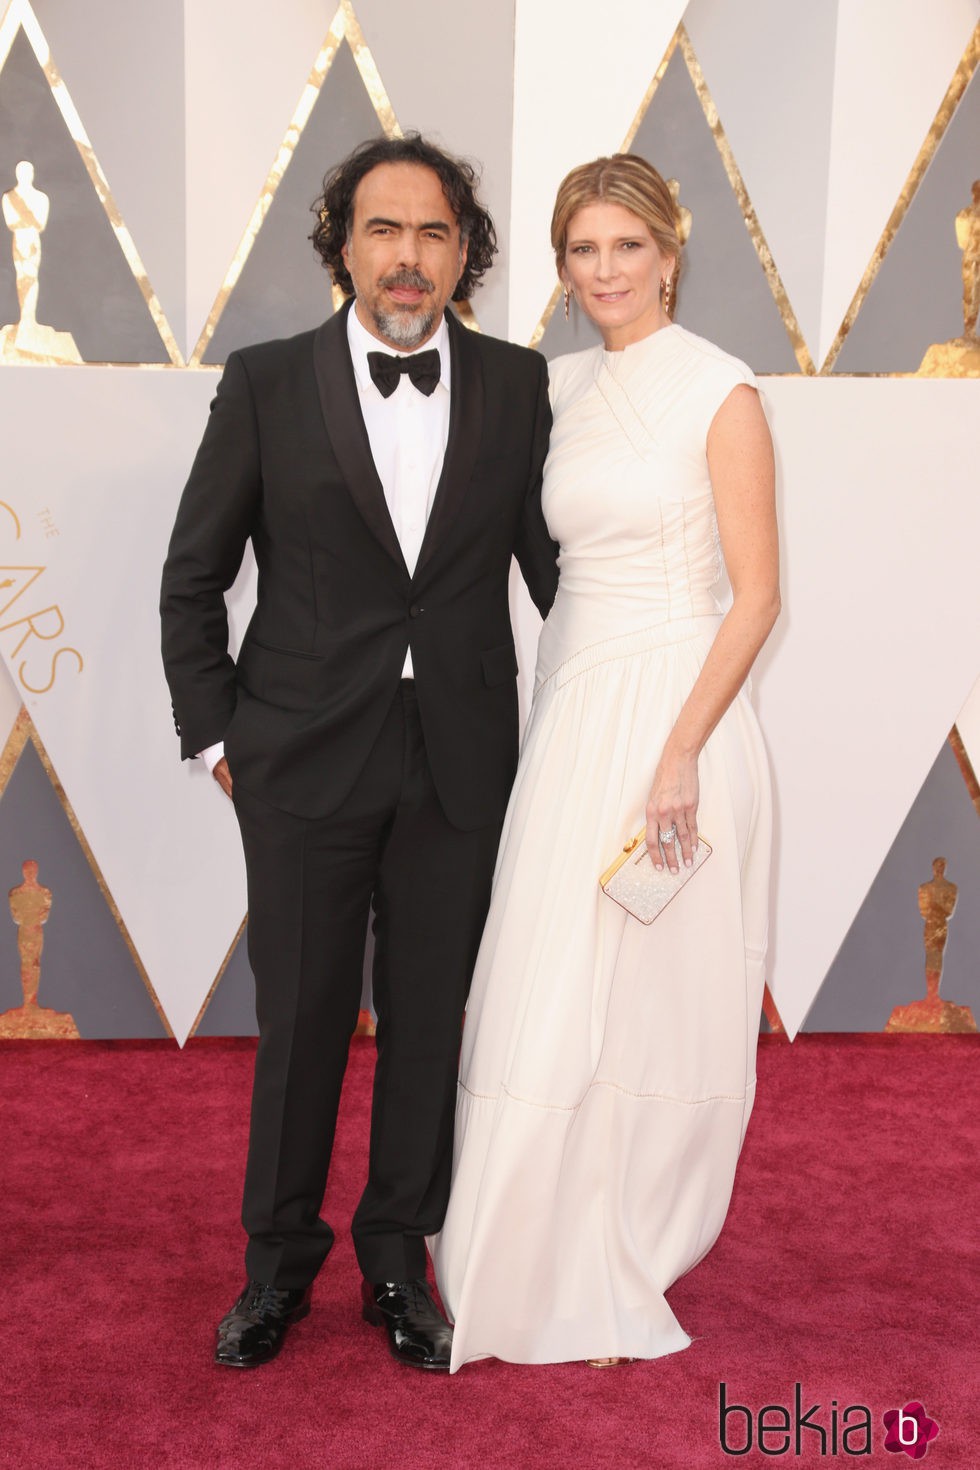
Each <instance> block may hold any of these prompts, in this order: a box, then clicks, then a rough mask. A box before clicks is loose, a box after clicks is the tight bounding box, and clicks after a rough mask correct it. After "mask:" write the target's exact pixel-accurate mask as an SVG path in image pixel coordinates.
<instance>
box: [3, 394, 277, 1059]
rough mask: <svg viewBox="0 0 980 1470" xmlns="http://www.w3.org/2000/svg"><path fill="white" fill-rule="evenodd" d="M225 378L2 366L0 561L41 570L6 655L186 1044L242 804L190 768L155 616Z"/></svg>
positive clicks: (8, 621)
mask: <svg viewBox="0 0 980 1470" xmlns="http://www.w3.org/2000/svg"><path fill="white" fill-rule="evenodd" d="M216 381H217V374H215V373H212V372H177V373H174V372H167V371H160V372H152V371H140V370H139V369H123V368H116V369H105V368H86V369H85V370H84V371H82V370H79V369H76V368H47V369H31V368H27V369H23V370H21V371H15V370H10V369H8V370H7V371H6V372H5V373H4V389H5V391H4V395H3V403H2V409H0V433H2V436H3V442H4V444H5V446H6V448H5V470H6V471H7V474H8V479H7V482H6V483H7V487H8V488H7V489H6V490H5V499H6V501H7V502H8V503H9V504H10V505H11V506H12V507H13V508H14V509H15V510H16V513H17V517H18V520H19V523H20V527H21V534H20V536H19V537H16V536H15V534H14V529H13V523H12V521H11V519H10V518H9V517H8V516H2V517H0V562H2V563H4V564H6V565H9V566H28V565H29V566H36V567H42V568H43V571H42V572H41V574H40V576H38V577H37V578H36V579H35V580H34V581H33V582H31V583H30V584H29V585H27V586H25V589H24V590H23V591H22V593H21V595H20V597H19V598H18V599H17V600H16V601H15V602H14V603H13V604H12V605H11V606H9V607H8V608H7V609H6V610H5V612H4V614H3V616H2V618H0V653H2V655H3V658H4V660H5V662H6V665H7V672H8V673H9V674H10V675H12V677H13V679H14V682H15V685H16V686H17V687H18V688H20V689H21V691H22V694H23V698H24V701H25V704H26V707H27V709H28V711H29V713H30V715H31V718H32V719H33V721H34V723H35V725H36V727H37V729H38V731H39V733H40V735H41V738H42V740H43V741H44V744H45V747H46V749H47V751H48V754H49V756H50V758H51V761H52V763H53V765H54V768H55V771H56V772H57V774H58V776H59V777H60V779H61V781H62V783H63V785H64V788H65V791H66V793H67V796H68V799H69V801H70V802H71V804H72V806H73V808H74V810H75V813H76V815H77V817H78V820H79V822H80V824H81V827H82V830H83V831H84V833H85V836H86V838H87V840H88V842H89V844H90V846H91V848H92V850H93V853H94V855H95V859H96V861H97V862H98V864H99V867H100V868H101V871H102V874H103V877H104V878H105V881H106V884H107V886H108V888H109V891H110V893H111V894H112V896H113V898H114V900H115V902H116V904H117V906H118V908H119V911H120V913H121V915H122V918H123V921H124V922H125V924H126V926H127V928H128V930H129V933H130V936H131V937H132V940H133V943H134V944H135V947H136V950H137V952H138V954H139V956H140V958H141V960H142V962H143V964H144V966H145V968H146V970H147V972H148V974H149V977H150V981H151V983H152V985H153V987H154V989H155V991H156V994H157V996H158V998H159V1000H160V1003H161V1005H162V1007H163V1009H164V1011H165V1013H166V1015H167V1018H168V1020H169V1022H170V1024H171V1026H172V1028H173V1031H174V1033H175V1035H176V1036H177V1039H178V1040H179V1041H183V1039H184V1038H185V1037H186V1035H187V1033H188V1031H189V1030H190V1027H191V1025H192V1024H193V1022H194V1019H195V1017H196V1015H197V1013H198V1011H199V1009H200V1007H201V1004H202V1002H203V1000H204V998H205V996H206V995H207V993H208V989H209V988H210V985H211V983H212V981H213V979H214V976H215V975H216V973H217V971H218V968H219V966H220V964H221V961H222V960H223V958H224V956H225V953H226V951H227V948H228V945H229V944H230V942H231V940H232V938H233V937H234V935H235V932H236V930H237V929H238V926H239V924H240V923H241V920H242V915H243V913H244V911H245V886H244V872H243V861H242V856H241V848H240V842H239V838H238V830H237V824H236V822H235V818H234V813H233V811H232V807H231V803H230V802H229V801H228V800H227V799H226V798H225V797H224V796H223V795H222V794H221V792H220V790H219V788H218V787H217V785H216V783H215V782H213V781H212V780H211V778H210V777H209V776H208V775H207V772H206V771H205V770H204V768H203V765H202V763H201V762H198V761H194V762H186V763H183V764H182V763H181V761H180V758H179V750H178V742H177V737H176V734H175V732H174V726H173V719H172V715H171V710H170V696H169V693H168V691H167V688H166V684H165V681H164V677H163V670H162V667H161V663H160V633H159V617H158V612H157V608H158V603H159V588H160V570H161V566H162V562H163V558H164V555H165V552H166V547H167V542H168V540H169V535H170V529H171V526H172V523H173V518H174V514H175V511H176V507H177V501H178V499H179V496H180V492H181V489H182V488H183V484H184V481H185V479H186V476H187V471H188V468H189V466H190V463H191V459H192V457H193V454H194V451H195V449H196V447H197V443H198V441H199V439H200V436H201V433H202V431H203V427H204V422H205V419H206V417H207V406H208V401H209V399H210V397H211V395H212V393H213V391H214V386H215V383H216ZM24 425H31V426H33V427H32V429H31V430H30V431H29V432H23V431H22V426H24ZM41 425H43V426H44V428H43V431H42V430H41V429H40V428H39V427H38V426H41ZM4 575H6V574H4ZM240 580H241V579H240ZM244 595H245V599H246V601H247V597H248V589H247V588H245V589H244Z"/></svg>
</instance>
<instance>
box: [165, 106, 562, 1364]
mask: <svg viewBox="0 0 980 1470" xmlns="http://www.w3.org/2000/svg"><path fill="white" fill-rule="evenodd" d="M317 208H318V217H319V224H318V226H317V228H316V229H315V231H314V234H313V241H314V244H315V246H316V248H317V250H318V251H319V252H320V254H321V255H322V257H323V262H324V264H325V265H326V266H327V267H328V268H329V270H330V271H331V274H332V276H333V279H334V281H335V282H336V283H337V284H339V285H340V286H341V287H342V288H343V289H344V290H345V291H346V292H348V293H353V296H354V301H353V307H352V306H351V303H348V304H347V306H345V308H344V309H343V310H342V311H340V312H339V313H338V314H337V315H335V316H333V317H332V318H330V320H328V321H327V322H325V323H324V324H323V325H322V326H321V327H319V328H318V329H317V330H315V331H312V332H306V333H303V334H301V335H300V336H298V337H293V338H291V339H289V340H287V341H276V342H266V343H262V344H260V345H258V346H255V347H249V348H245V349H243V350H242V351H240V352H235V353H232V355H231V356H230V357H229V359H228V363H227V365H226V368H225V372H224V375H223V377H222V379H221V382H220V384H219V387H218V391H217V395H216V397H215V399H214V402H213V403H212V406H211V416H210V420H209V422H208V426H207V429H206V431H205V435H204V439H203V442H202V444H201V447H200V449H199V451H198V454H197V457H196V459H195V461H194V465H193V468H192V470H191V474H190V478H189V480H188V482H187V487H186V489H185V491H184V495H183V498H182V500H181V504H180V509H179V511H178V513H177V520H176V524H175V526H174V531H173V536H172V539H171V543H170V551H169V554H168V557H167V562H166V566H165V569H164V576H163V591H162V602H161V610H162V617H163V654H164V663H165V666H166V671H167V678H168V681H169V684H170V689H171V693H172V696H173V703H174V714H175V719H176V722H177V726H178V730H179V732H180V736H181V745H182V754H183V756H184V758H185V759H186V758H188V757H191V756H195V755H203V756H204V758H205V759H206V760H207V761H208V763H209V765H211V766H212V768H213V772H214V775H215V777H216V779H217V781H218V782H219V784H220V785H221V786H222V787H223V789H224V790H225V791H226V792H227V793H228V795H230V796H232V799H233V801H234V803H235V809H236V813H237V816H238V820H239V824H240V827H241V832H242V840H243V844H244V848H245V858H246V867H247V873H248V903H249V929H248V949H249V958H250V960H251V964H252V969H253V971H254V974H255V982H256V1010H257V1014H258V1022H259V1045H258V1052H257V1056H256V1064H255V1081H254V1089H253V1096H252V1114H251V1131H250V1137H249V1153H248V1164H247V1168H246V1177H245V1192H244V1204H243V1211H242V1218H243V1223H244V1225H245V1228H246V1230H247V1232H248V1236H249V1240H248V1247H247V1250H246V1257H245V1262H246V1271H247V1275H248V1283H247V1285H246V1288H245V1290H244V1291H243V1293H242V1295H241V1296H240V1297H239V1299H238V1301H237V1302H236V1303H235V1305H234V1307H233V1308H232V1309H231V1311H230V1312H229V1313H228V1315H227V1316H226V1317H225V1318H224V1319H223V1321H222V1323H221V1325H220V1327H219V1329H218V1345H217V1350H216V1360H217V1361H218V1362H219V1363H223V1364H227V1365H229V1366H235V1367H252V1366H255V1365H257V1364H259V1363H262V1362H265V1361H266V1360H267V1359H269V1358H270V1357H272V1356H273V1355H274V1354H275V1352H276V1351H278V1348H279V1347H280V1345H281V1343H282V1339H283V1336H284V1334H285V1332H286V1330H287V1328H288V1326H289V1324H290V1323H292V1322H295V1321H296V1320H297V1319H298V1318H300V1317H302V1316H305V1315H306V1313H307V1312H308V1311H309V1297H310V1285H311V1283H312V1281H313V1279H314V1277H315V1276H316V1273H317V1271H318V1270H319V1268H320V1266H321V1265H322V1264H323V1261H324V1259H325V1258H326V1255H327V1253H328V1251H329V1250H330V1247H331V1244H332V1243H333V1239H334V1236H333V1231H332V1230H331V1229H330V1227H329V1225H327V1224H326V1223H325V1222H324V1221H322V1220H321V1219H320V1218H319V1210H320V1206H321V1203H322V1199H323V1193H324V1188H325V1184H326V1178H327V1168H328V1164H329V1161H330V1151H331V1146H332V1142H333V1134H334V1126H335V1121H336V1114H337V1104H338V1099H339V1095H340V1087H341V1081H342V1078H343V1074H344V1069H345V1066H346V1062H347V1054H348V1047H349V1042H350V1037H351V1035H352V1032H353V1030H354V1027H355V1024H356V1019H357V1014H358V1008H359V1002H360V987H361V967H362V957H363V949H364V939H365V934H366V930H367V923H368V918H369V913H370V910H371V909H372V907H373V911H374V932H375V958H374V1002H375V1006H376V1009H377V1013H378V1028H377V1047H378V1060H377V1071H376V1076H375V1087H374V1102H373V1110H372V1119H371V1144H370V1161H369V1178H368V1184H367V1188H366V1189H365V1192H364V1194H363V1196H362V1198H361V1201H360V1204H359V1206H358V1208H357V1212H356V1214H355V1217H354V1222H353V1227H352V1230H353V1236H354V1243H355V1248H356V1251H357V1257H358V1261H359V1264H360V1266H361V1270H362V1273H363V1276H364V1283H363V1288H362V1303H363V1305H362V1310H363V1315H364V1317H365V1319H366V1320H367V1321H369V1322H371V1323H374V1324H376V1325H384V1326H385V1327H386V1329H387V1333H388V1340H389V1345H390V1347H391V1350H392V1352H393V1353H394V1354H395V1356H396V1357H398V1358H399V1359H400V1360H401V1361H403V1362H406V1363H411V1364H413V1365H415V1366H418V1367H423V1368H432V1369H443V1370H444V1369H447V1368H448V1365H449V1351H450V1346H451V1329H450V1328H449V1327H448V1326H447V1324H446V1323H445V1321H444V1320H443V1318H442V1317H441V1315H440V1314H439V1312H438V1310H437V1308H436V1306H435V1304H434V1302H433V1301H432V1298H431V1295H430V1292H429V1288H428V1286H427V1285H426V1281H425V1272H426V1252H425V1236H426V1235H428V1234H431V1233H433V1232H435V1231H438V1230H439V1228H440V1227H441V1225H442V1221H443V1216H444V1213H445V1208H446V1199H447V1195H448V1191H449V1177H450V1166H451V1156H452V1129H453V1112H454V1101H455V1082H456V1068H457V1060H458V1048H459V1039H460V1025H461V1019H462V1013H463V1007H464V1004H465V1000H466V993H467V988H468V986H469V981H470V976H471V972H472V968H473V963H474V960H475V958H476V950H477V946H478V943H479V938H480V930H481V927H482V924H483V920H484V918H485V915H486V909H487V904H488V900H489V890H490V879H491V874H492V870H493V862H494V857H495V853H496V847H497V842H498V838H499V834H500V825H501V822H502V819H503V813H504V808H505V805H506V801H507V796H508V792H509V789H510V785H511V782H512V780H513V776H514V770H515V766H516V761H517V691H516V682H515V681H516V674H517V662H516V658H515V653H514V642H513V634H512V629H511V625H510V616H509V610H508V595H507V583H508V573H509V568H510V564H511V557H512V555H516V557H517V559H518V561H519V563H520V566H521V569H522V571H523V574H524V578H525V581H526V582H527V585H528V587H529V588H530V591H531V594H532V596H533V597H534V600H535V602H536V603H537V605H538V607H539V609H540V610H541V612H542V613H545V612H546V611H547V609H548V607H549V606H550V604H551V601H552V599H553V597H554V593H555V588H556V585H557V569H556V550H557V549H556V547H555V545H554V543H553V542H552V540H551V538H550V537H549V535H548V532H547V529H546V527H545V524H544V519H543V517H542V514H541V500H540V496H541V471H542V465H543V462H544V457H545V453H546V451H547V443H548V433H549V429H550V423H551V415H550V410H549V406H548V397H547V371H546V368H545V364H544V361H543V359H542V358H540V357H539V356H537V354H535V353H532V352H528V351H527V350H526V349H524V348H519V347H515V346H513V345H511V344H509V343H505V342H499V341H496V340H494V339H493V338H489V337H485V336H483V335H481V334H477V333H472V332H469V331H466V330H465V329H463V328H462V327H461V326H460V324H459V322H458V320H457V319H456V317H455V316H454V315H453V314H452V313H451V312H449V311H447V310H446V307H447V304H448V302H449V300H450V299H451V298H452V299H453V300H463V299H466V298H467V297H468V296H469V295H470V294H471V293H472V291H473V288H474V286H475V285H476V284H477V282H478V280H479V278H480V276H481V275H482V274H483V273H484V272H485V271H486V270H487V269H488V267H489V265H490V263H491V260H492V256H493V254H494V253H495V249H496V246H495V239H494V232H493V224H492V221H491V220H490V217H489V215H488V214H487V213H486V211H485V210H484V209H483V208H482V206H481V205H480V204H479V202H478V200H477V198H476V195H475V191H474V175H473V171H472V170H471V169H470V168H469V166H468V165H467V164H465V163H462V162H460V161H458V160H455V159H452V158H450V157H449V156H448V155H446V154H445V153H443V152H442V151H441V150H440V149H438V148H435V147H434V146H432V145H431V144H429V143H428V142H426V141H425V140H424V139H422V138H420V137H418V135H411V136H410V137H408V138H406V139H377V140H372V141H370V142H368V143H365V144H362V145H361V146H360V148H358V149H356V150H355V151H354V153H353V154H352V155H351V156H350V157H349V158H348V159H347V160H345V162H344V163H342V164H341V165H340V166H339V167H338V168H337V169H336V170H334V172H333V173H332V174H331V175H330V176H329V177H328V178H327V180H326V181H325V184H324V195H323V198H322V200H320V201H318V205H317ZM391 349H394V351H395V353H396V354H397V355H392V352H391ZM249 540H251V542H252V546H253V550H254V553H255V559H256V562H257V565H258V604H257V607H256V610H255V614H254V616H253V618H252V620H251V622H250V624H249V627H248V631H247V633H246V635H245V638H244V641H243V644H242V648H241V651H240V653H239V656H238V660H237V663H236V662H234V661H233V660H232V658H231V657H230V655H229V652H228V625H227V616H226V610H225V602H224V594H225V592H226V591H227V590H228V588H229V587H230V586H231V585H232V583H233V581H234V580H235V577H236V574H237V572H238V569H239V566H240V564H241V560H242V556H243V553H244V551H245V547H246V543H247V542H248V541H249Z"/></svg>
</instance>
